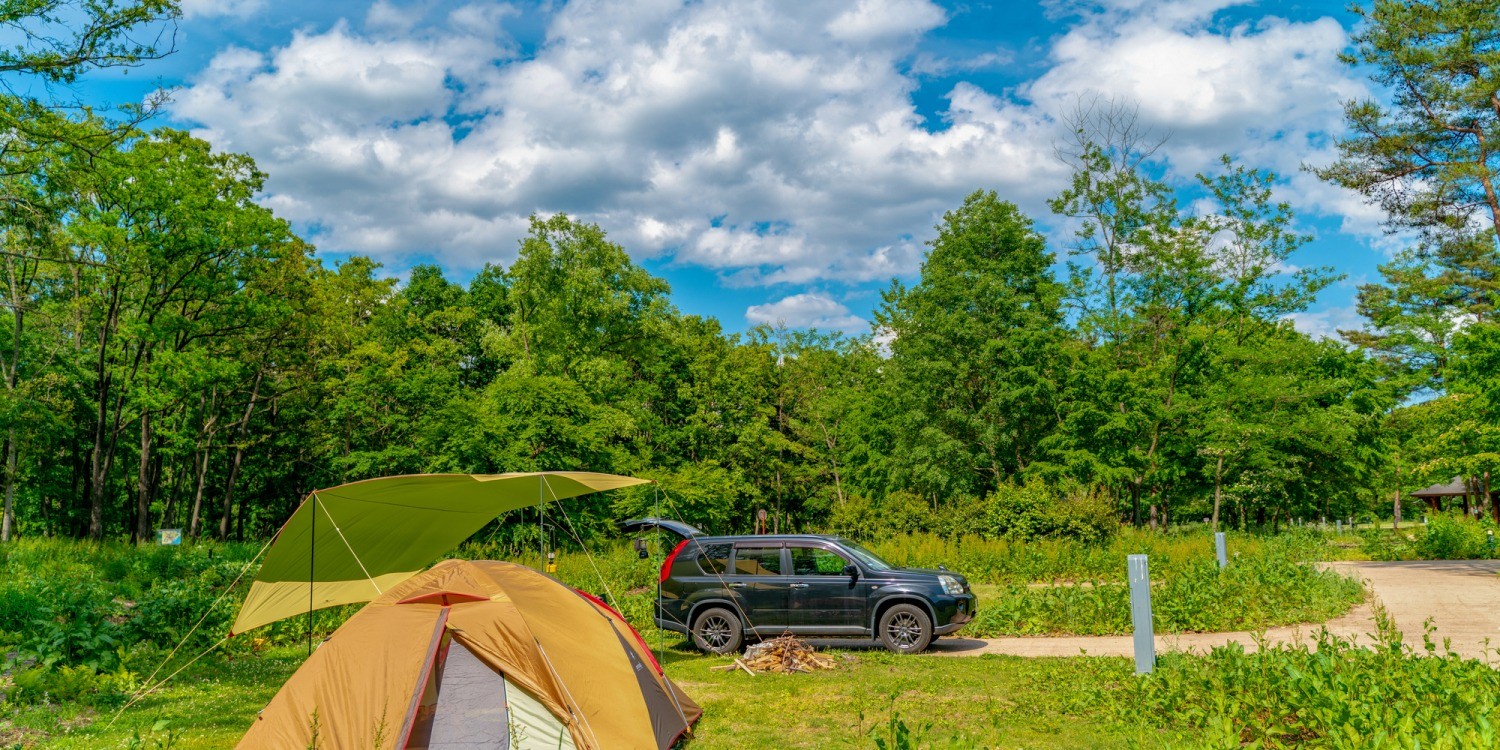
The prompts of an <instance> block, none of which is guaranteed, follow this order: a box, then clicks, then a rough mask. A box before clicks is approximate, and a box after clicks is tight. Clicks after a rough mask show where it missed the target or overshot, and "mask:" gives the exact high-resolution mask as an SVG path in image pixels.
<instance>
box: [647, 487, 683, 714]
mask: <svg viewBox="0 0 1500 750" xmlns="http://www.w3.org/2000/svg"><path fill="white" fill-rule="evenodd" d="M651 494H652V497H653V499H654V500H655V501H656V507H655V508H654V509H653V511H652V512H653V514H654V515H655V516H656V517H657V518H661V484H659V483H657V482H652V483H651ZM652 536H654V537H656V546H658V547H660V546H662V544H661V529H659V528H658V529H657V530H656V532H655V533H654V534H652ZM662 552H663V556H665V553H666V550H662ZM660 614H661V576H657V577H656V601H654V602H652V603H651V619H652V620H653V621H654V620H656V618H657V617H658V616H659V615H660ZM665 637H666V636H664V635H663V634H662V627H661V626H660V625H657V626H656V663H657V664H659V665H661V676H662V677H666V676H667V663H666V662H665V661H663V660H664V659H665V658H666V656H667V644H666V642H665V640H664V638H665ZM673 700H674V701H675V700H676V698H675V697H674V698H673ZM678 712H679V713H681V709H680V708H679V709H678Z"/></svg>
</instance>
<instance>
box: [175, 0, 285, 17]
mask: <svg viewBox="0 0 1500 750" xmlns="http://www.w3.org/2000/svg"><path fill="white" fill-rule="evenodd" d="M180 7H181V8H182V15H183V17H184V18H189V19H192V18H213V17H215V16H229V17H234V18H245V17H247V16H249V15H250V14H252V13H255V12H256V11H258V10H260V9H261V8H263V7H265V0H182V4H181V6H180Z"/></svg>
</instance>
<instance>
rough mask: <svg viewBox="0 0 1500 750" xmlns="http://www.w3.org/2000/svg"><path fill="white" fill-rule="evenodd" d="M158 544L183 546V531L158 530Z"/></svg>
mask: <svg viewBox="0 0 1500 750" xmlns="http://www.w3.org/2000/svg"><path fill="white" fill-rule="evenodd" d="M156 534H157V542H158V543H160V544H165V545H168V546H172V547H176V546H178V545H180V544H182V529H157V530H156Z"/></svg>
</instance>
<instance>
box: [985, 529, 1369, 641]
mask: <svg viewBox="0 0 1500 750" xmlns="http://www.w3.org/2000/svg"><path fill="white" fill-rule="evenodd" d="M1123 560H1124V558H1123V557H1119V558H1116V562H1115V566H1114V567H1115V569H1114V570H1113V571H1111V574H1110V575H1108V576H1105V577H1101V578H1097V579H1092V580H1073V581H1065V582H1062V583H1054V584H1052V585H1038V584H1027V583H1011V584H1008V585H1004V586H999V587H995V588H991V589H981V590H979V592H978V593H979V594H980V597H981V603H980V608H979V617H978V618H977V619H976V621H975V623H974V624H973V625H971V626H970V627H969V629H968V631H967V632H972V634H973V635H976V636H980V637H995V636H1005V635H1053V634H1079V635H1128V634H1129V633H1131V632H1132V625H1131V621H1130V591H1129V587H1128V586H1127V585H1126V581H1125V570H1124V568H1125V566H1124V562H1123ZM956 569H959V570H962V569H961V568H956ZM1151 581H1152V589H1151V608H1152V614H1153V616H1154V621H1155V627H1156V630H1157V632H1165V633H1194V632H1221V631H1232V630H1256V629H1261V628H1267V627H1273V626H1278V625H1289V624H1293V623H1307V622H1310V623H1318V622H1323V621H1326V620H1329V619H1332V618H1333V617H1337V616H1338V615H1341V614H1343V613H1344V612H1347V611H1348V610H1349V608H1350V607H1352V606H1354V605H1355V604H1356V603H1358V602H1359V601H1360V600H1361V599H1363V597H1364V591H1363V589H1362V588H1361V586H1360V585H1359V583H1357V582H1355V581H1352V580H1350V579H1348V578H1344V577H1342V576H1340V575H1337V574H1335V573H1330V572H1324V571H1320V570H1317V569H1316V568H1314V567H1312V566H1309V565H1303V564H1299V563H1298V562H1297V560H1296V555H1294V554H1292V551H1291V550H1290V549H1288V548H1286V547H1284V546H1282V545H1279V544H1270V545H1266V546H1265V547H1263V548H1262V549H1261V550H1260V551H1259V552H1256V553H1251V554H1238V555H1236V556H1235V558H1234V560H1233V562H1232V563H1231V564H1230V565H1229V567H1227V568H1225V569H1224V570H1222V571H1221V570H1219V568H1218V563H1217V562H1216V561H1214V560H1213V558H1212V557H1210V556H1206V555H1199V556H1194V557H1191V558H1189V559H1187V560H1185V561H1181V562H1178V563H1177V564H1169V565H1164V566H1162V567H1161V569H1158V567H1157V565H1156V560H1155V559H1153V560H1152V570H1151Z"/></svg>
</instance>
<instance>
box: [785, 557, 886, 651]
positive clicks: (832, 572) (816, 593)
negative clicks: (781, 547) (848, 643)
mask: <svg viewBox="0 0 1500 750" xmlns="http://www.w3.org/2000/svg"><path fill="white" fill-rule="evenodd" d="M787 553H788V558H789V561H790V564H791V576H790V577H789V581H788V582H789V588H790V589H791V610H792V611H791V623H792V627H796V628H801V627H807V628H815V629H818V630H822V631H824V632H828V633H836V632H840V631H844V630H849V631H851V632H852V631H859V632H863V631H864V628H865V606H866V600H867V599H868V596H867V594H868V593H869V592H868V591H866V590H864V589H862V588H861V587H860V586H859V585H858V581H857V580H856V579H855V578H854V577H853V576H850V575H849V574H848V573H845V572H844V568H845V567H846V566H848V565H850V564H851V563H852V561H851V560H849V559H848V558H846V557H844V556H843V555H842V554H840V553H839V552H838V551H837V550H836V549H835V548H833V547H832V546H830V545H822V544H817V543H789V544H788V545H787Z"/></svg>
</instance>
